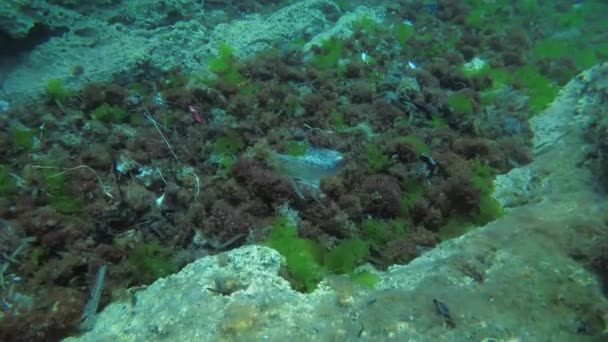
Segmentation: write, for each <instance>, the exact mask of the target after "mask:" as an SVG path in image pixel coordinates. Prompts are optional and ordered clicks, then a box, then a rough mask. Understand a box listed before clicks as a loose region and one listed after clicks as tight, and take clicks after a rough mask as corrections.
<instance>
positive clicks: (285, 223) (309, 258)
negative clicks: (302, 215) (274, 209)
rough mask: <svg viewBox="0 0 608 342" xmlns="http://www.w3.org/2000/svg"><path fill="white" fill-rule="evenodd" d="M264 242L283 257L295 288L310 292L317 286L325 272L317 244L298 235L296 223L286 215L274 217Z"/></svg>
mask: <svg viewBox="0 0 608 342" xmlns="http://www.w3.org/2000/svg"><path fill="white" fill-rule="evenodd" d="M265 244H266V245H267V246H268V247H271V248H273V249H275V250H277V251H278V252H279V253H281V255H282V256H283V257H284V258H285V261H286V268H287V272H288V278H289V280H290V281H291V284H292V286H293V287H294V288H295V289H296V290H298V291H303V292H312V291H314V290H315V289H316V288H317V284H318V283H319V281H321V279H323V277H324V276H325V274H326V272H325V270H324V268H323V266H322V264H321V263H322V261H323V248H322V247H321V246H320V245H319V244H317V243H316V242H314V241H312V240H307V239H303V238H300V237H298V232H297V227H296V225H295V224H293V223H292V222H290V221H289V219H288V218H286V217H279V218H277V219H276V221H275V223H274V224H273V226H272V231H271V232H270V236H269V238H268V239H267V240H266V242H265Z"/></svg>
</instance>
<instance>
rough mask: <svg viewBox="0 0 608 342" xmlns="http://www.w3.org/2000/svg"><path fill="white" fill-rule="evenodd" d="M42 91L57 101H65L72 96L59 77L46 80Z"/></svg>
mask: <svg viewBox="0 0 608 342" xmlns="http://www.w3.org/2000/svg"><path fill="white" fill-rule="evenodd" d="M44 93H45V94H46V96H47V97H48V98H49V99H50V100H51V101H54V102H59V103H63V102H65V101H66V100H68V99H69V98H70V97H71V96H72V92H71V91H70V90H68V89H67V88H66V87H65V86H64V85H63V81H62V80H60V79H50V80H48V81H47V82H46V86H45V88H44Z"/></svg>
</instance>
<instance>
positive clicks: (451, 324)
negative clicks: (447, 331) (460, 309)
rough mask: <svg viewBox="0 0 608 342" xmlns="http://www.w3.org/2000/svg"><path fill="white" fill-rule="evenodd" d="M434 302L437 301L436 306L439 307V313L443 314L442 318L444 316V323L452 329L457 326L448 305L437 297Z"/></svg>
mask: <svg viewBox="0 0 608 342" xmlns="http://www.w3.org/2000/svg"><path fill="white" fill-rule="evenodd" d="M433 303H435V308H436V309H437V312H438V313H439V315H441V318H443V323H444V324H445V325H447V326H448V327H450V328H452V329H453V328H456V324H455V323H454V320H453V319H452V316H451V315H450V310H449V309H448V307H447V305H445V304H443V303H442V302H440V301H438V300H437V299H435V298H433Z"/></svg>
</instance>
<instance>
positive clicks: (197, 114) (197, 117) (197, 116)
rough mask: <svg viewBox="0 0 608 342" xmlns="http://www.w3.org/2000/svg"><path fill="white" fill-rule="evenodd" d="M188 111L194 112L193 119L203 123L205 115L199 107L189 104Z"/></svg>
mask: <svg viewBox="0 0 608 342" xmlns="http://www.w3.org/2000/svg"><path fill="white" fill-rule="evenodd" d="M188 111H189V112H190V114H192V119H193V120H194V121H195V122H197V123H199V124H201V125H202V124H203V123H204V122H203V116H202V115H201V112H199V111H198V109H196V108H194V106H193V105H189V106H188Z"/></svg>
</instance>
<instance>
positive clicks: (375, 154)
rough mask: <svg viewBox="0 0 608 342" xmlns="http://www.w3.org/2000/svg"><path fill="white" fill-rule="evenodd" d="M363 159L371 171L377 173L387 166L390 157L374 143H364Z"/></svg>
mask: <svg viewBox="0 0 608 342" xmlns="http://www.w3.org/2000/svg"><path fill="white" fill-rule="evenodd" d="M365 160H366V161H367V166H368V167H369V169H370V170H371V171H372V172H373V173H379V172H381V171H383V170H384V169H386V168H387V166H388V163H389V161H390V158H389V156H388V155H386V154H384V153H383V152H382V151H381V150H380V148H379V147H378V146H377V145H375V144H366V145H365Z"/></svg>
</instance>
